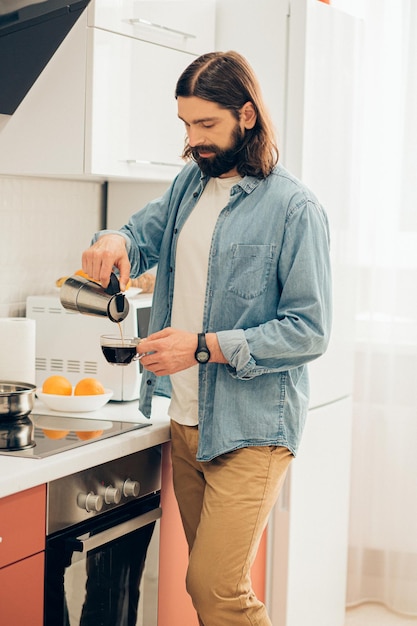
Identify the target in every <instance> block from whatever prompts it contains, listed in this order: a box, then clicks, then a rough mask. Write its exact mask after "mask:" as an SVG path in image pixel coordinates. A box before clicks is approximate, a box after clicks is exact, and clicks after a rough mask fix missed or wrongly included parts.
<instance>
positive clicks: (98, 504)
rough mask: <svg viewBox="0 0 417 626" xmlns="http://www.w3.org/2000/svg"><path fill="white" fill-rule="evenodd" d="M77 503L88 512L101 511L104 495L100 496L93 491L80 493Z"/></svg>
mask: <svg viewBox="0 0 417 626" xmlns="http://www.w3.org/2000/svg"><path fill="white" fill-rule="evenodd" d="M77 504H78V506H79V507H80V509H85V510H86V511H87V513H91V512H92V511H94V512H95V513H99V512H100V511H101V509H102V508H103V504H104V499H103V496H98V495H96V494H95V493H93V492H92V491H90V493H79V494H78V496H77Z"/></svg>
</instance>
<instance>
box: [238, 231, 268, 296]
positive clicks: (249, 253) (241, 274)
mask: <svg viewBox="0 0 417 626" xmlns="http://www.w3.org/2000/svg"><path fill="white" fill-rule="evenodd" d="M275 249H276V246H275V245H272V244H267V245H259V244H245V243H234V244H232V245H231V248H230V256H231V259H230V263H231V271H230V281H229V284H228V291H230V292H231V293H234V294H236V295H237V296H240V297H241V298H245V299H247V300H250V299H252V298H257V297H258V296H260V295H261V294H262V293H263V292H264V291H265V289H266V287H267V284H268V278H269V275H270V272H271V268H272V262H273V259H274V253H275Z"/></svg>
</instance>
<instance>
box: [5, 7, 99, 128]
mask: <svg viewBox="0 0 417 626" xmlns="http://www.w3.org/2000/svg"><path fill="white" fill-rule="evenodd" d="M89 2H90V0H43V1H41V0H0V114H4V115H12V114H13V113H14V112H15V110H16V109H17V107H18V106H19V104H20V103H21V101H22V100H23V98H24V97H25V96H26V94H27V92H28V91H29V89H30V88H31V87H32V85H33V84H34V82H35V81H36V79H37V78H38V76H39V74H40V73H41V72H42V70H43V69H44V67H45V66H46V65H47V63H48V62H49V60H50V59H51V57H52V56H53V54H54V53H55V52H56V50H57V48H58V47H59V45H60V44H61V43H62V41H63V40H64V38H65V37H66V35H67V34H68V32H69V31H70V30H71V28H72V27H73V25H74V24H75V22H76V21H77V19H78V18H79V17H80V15H81V13H82V12H83V11H84V9H85V8H86V6H87V5H88V3H89Z"/></svg>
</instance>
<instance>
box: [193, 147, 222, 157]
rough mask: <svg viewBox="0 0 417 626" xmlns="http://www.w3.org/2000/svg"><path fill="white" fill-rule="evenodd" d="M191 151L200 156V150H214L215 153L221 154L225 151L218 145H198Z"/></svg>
mask: <svg viewBox="0 0 417 626" xmlns="http://www.w3.org/2000/svg"><path fill="white" fill-rule="evenodd" d="M191 152H192V153H193V154H194V155H195V156H198V154H199V152H212V153H213V154H221V152H223V151H222V150H221V149H220V148H219V147H218V146H207V145H204V146H198V147H196V148H191Z"/></svg>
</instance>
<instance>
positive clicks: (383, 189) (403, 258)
mask: <svg viewBox="0 0 417 626" xmlns="http://www.w3.org/2000/svg"><path fill="white" fill-rule="evenodd" d="M337 3H338V2H337V0H335V2H334V4H335V5H336V4H337ZM356 3H357V4H358V5H359V4H360V5H361V6H360V8H361V10H362V14H363V18H364V23H365V47H364V54H363V64H362V70H363V89H362V93H363V97H362V107H361V119H362V125H361V134H362V142H361V151H360V154H358V158H359V160H360V172H361V179H360V180H359V181H358V185H359V186H360V193H359V197H360V202H359V203H358V206H357V215H356V223H357V268H356V269H357V276H356V285H357V291H356V295H357V301H356V304H357V306H356V343H355V384H354V396H353V399H354V416H353V455H352V485H351V519H350V537H349V571H348V589H347V602H348V604H350V605H352V604H355V603H360V602H363V601H367V600H371V601H378V602H382V603H384V604H385V605H387V606H388V607H389V608H391V609H393V610H395V611H399V612H402V613H404V614H408V615H416V616H417V2H416V0H356Z"/></svg>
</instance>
